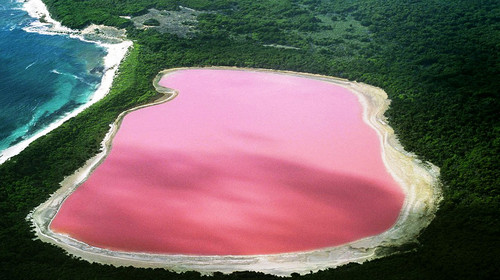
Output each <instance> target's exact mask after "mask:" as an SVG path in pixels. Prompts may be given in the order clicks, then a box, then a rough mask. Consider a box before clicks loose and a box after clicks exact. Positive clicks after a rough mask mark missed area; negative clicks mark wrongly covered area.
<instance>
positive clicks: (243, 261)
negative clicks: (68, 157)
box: [27, 67, 441, 275]
mask: <svg viewBox="0 0 500 280" xmlns="http://www.w3.org/2000/svg"><path fill="white" fill-rule="evenodd" d="M209 69H230V70H240V71H264V72H272V73H281V74H283V75H294V76H300V77H306V78H311V79H318V80H322V81H326V82H329V83H333V84H336V85H340V86H342V87H344V88H346V89H348V90H349V91H351V92H352V93H353V94H355V95H356V96H357V97H358V99H359V101H360V103H361V104H362V107H363V119H364V121H365V122H366V123H367V124H368V125H369V126H370V127H372V128H373V129H374V130H375V131H376V132H377V134H378V136H379V139H380V141H381V146H382V159H383V162H384V164H385V166H386V168H387V170H388V171H389V172H390V173H391V175H392V176H393V177H394V179H395V180H396V181H397V182H398V183H399V185H400V186H401V188H402V190H403V192H404V194H405V201H404V205H403V208H402V211H401V213H400V215H399V217H398V220H397V222H396V223H395V225H394V226H393V227H392V228H390V229H389V230H387V231H385V232H383V233H382V234H379V235H376V236H371V237H367V238H364V239H361V240H358V241H355V242H351V243H348V244H344V245H341V246H337V247H329V248H323V249H318V250H313V251H307V252H298V253H286V254H272V255H251V256H192V255H162V254H144V253H128V252H117V251H110V250H106V249H101V248H96V247H92V246H89V245H87V244H85V243H82V242H79V241H77V240H75V239H72V238H70V237H68V236H65V235H61V234H56V233H54V232H52V231H51V230H50V229H49V225H50V222H51V221H52V219H53V217H54V216H55V214H56V213H57V211H58V209H59V208H60V206H61V204H62V203H63V202H64V200H65V199H66V198H67V197H68V196H69V195H70V194H71V193H72V192H73V191H74V190H75V189H76V188H77V187H78V186H79V185H80V184H81V183H82V182H83V181H85V179H86V178H87V177H88V176H89V174H90V173H91V171H92V170H93V169H95V168H96V167H97V166H98V165H99V164H100V163H101V162H102V161H103V160H104V159H105V157H106V155H107V154H108V152H109V149H110V145H111V142H112V139H113V136H114V135H115V134H116V132H117V131H118V129H119V127H120V123H121V121H122V119H123V117H124V116H125V115H126V114H127V113H128V112H130V111H133V110H137V109H140V108H143V107H144V106H151V105H155V104H158V103H161V102H166V101H168V100H171V99H172V98H174V97H175V96H176V94H177V93H176V92H175V91H174V90H172V89H167V88H163V87H161V86H159V85H158V81H159V80H160V79H161V77H162V76H163V75H165V74H167V73H171V72H173V71H177V70H179V69H170V70H165V71H162V72H161V73H160V74H159V75H158V76H157V77H156V78H155V80H154V82H153V83H154V86H155V87H156V89H157V90H158V91H159V92H161V93H163V94H164V98H162V99H161V100H158V101H156V102H155V103H153V104H149V105H144V106H141V107H138V108H134V109H132V110H129V111H126V112H123V113H122V114H121V115H120V116H119V118H118V119H117V120H116V121H115V123H114V124H113V125H112V126H111V129H110V131H109V133H108V134H107V135H106V137H105V139H104V140H103V142H102V146H103V150H102V152H101V153H100V154H98V155H96V156H95V157H94V158H92V159H90V160H88V161H87V163H86V164H85V166H83V167H82V168H80V169H78V170H77V171H76V172H75V173H74V174H73V175H71V176H69V177H67V178H66V179H65V180H64V181H63V182H61V188H60V189H59V190H58V191H57V192H56V193H54V194H53V195H52V196H51V197H50V199H49V200H48V201H46V202H45V203H43V204H42V205H40V206H38V207H37V208H36V209H34V211H33V212H32V213H30V215H29V216H28V217H27V219H28V220H31V221H32V223H33V226H34V231H35V233H36V235H37V236H38V238H40V239H41V240H43V241H45V242H49V243H52V244H55V245H57V246H60V247H62V248H64V249H65V250H66V251H67V252H68V254H70V255H73V256H76V257H79V258H82V259H85V260H87V261H89V262H98V263H103V264H112V265H115V266H129V265H133V266H137V267H161V268H165V269H170V270H174V271H187V270H197V271H200V272H202V273H207V274H209V273H212V272H215V271H221V272H225V273H229V272H233V271H240V270H252V271H261V272H265V273H271V274H275V275H290V274H291V273H293V272H297V273H300V274H305V273H309V272H310V271H318V270H321V269H326V268H333V267H336V266H339V265H343V264H347V263H349V262H357V263H362V262H364V261H367V260H371V259H375V258H380V257H383V256H387V255H390V254H393V253H397V252H398V251H397V250H396V249H394V248H395V247H398V246H400V245H403V244H406V243H410V242H415V241H416V237H417V236H418V234H419V232H420V231H421V230H422V229H423V228H425V227H426V226H427V225H428V224H429V223H430V222H431V220H432V219H433V218H434V213H435V212H436V210H437V207H438V204H439V201H440V200H441V190H440V185H439V180H438V177H439V169H438V168H437V167H436V166H434V165H432V164H431V163H427V162H425V163H424V162H421V161H420V160H418V159H417V158H416V156H414V155H413V154H411V153H408V152H406V151H404V149H403V147H402V146H401V145H400V144H399V142H398V140H397V139H396V137H395V135H394V131H393V130H392V128H391V127H389V126H388V125H387V123H386V120H385V117H384V116H383V114H384V112H385V111H386V110H387V108H388V106H389V103H390V101H389V100H388V99H387V94H386V93H385V92H384V91H383V90H381V89H380V88H376V87H373V86H369V85H366V84H362V83H357V82H350V81H347V80H343V79H338V78H333V77H327V76H321V75H312V74H306V73H296V72H287V71H274V70H265V69H241V68H230V67H213V68H209Z"/></svg>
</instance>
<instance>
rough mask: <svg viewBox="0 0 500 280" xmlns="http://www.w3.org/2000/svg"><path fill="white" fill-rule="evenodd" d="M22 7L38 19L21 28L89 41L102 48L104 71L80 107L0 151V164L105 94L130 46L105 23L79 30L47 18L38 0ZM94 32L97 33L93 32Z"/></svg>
mask: <svg viewBox="0 0 500 280" xmlns="http://www.w3.org/2000/svg"><path fill="white" fill-rule="evenodd" d="M23 9H24V10H25V11H26V12H27V13H28V14H29V15H30V16H31V17H33V18H36V19H38V21H36V22H34V23H32V24H31V25H30V26H28V27H26V28H25V29H24V30H25V31H27V32H36V33H40V34H45V35H54V36H56V35H59V36H61V35H62V36H69V37H71V38H77V39H79V40H82V41H87V42H92V43H95V44H97V45H99V46H102V47H103V48H105V49H106V52H107V54H106V56H105V57H104V74H103V76H102V79H101V82H100V85H99V87H98V88H97V89H96V91H95V92H94V93H93V95H92V96H91V98H90V99H89V101H88V102H87V103H85V104H84V105H83V106H80V107H78V108H77V109H76V110H74V111H72V112H70V113H69V114H67V115H65V116H63V117H61V118H60V119H58V120H57V121H55V122H54V123H52V124H50V125H49V126H47V127H46V128H44V129H43V130H41V131H40V132H38V133H36V134H35V135H33V136H32V137H30V138H28V139H25V140H23V141H21V142H19V143H17V144H15V145H13V146H11V147H9V148H7V149H5V150H3V151H1V152H0V164H2V163H3V162H5V161H7V160H8V159H10V158H11V157H13V156H15V155H17V154H19V153H20V152H22V151H23V150H24V149H26V147H28V146H29V144H31V143H32V142H33V141H35V140H36V139H38V138H40V137H42V136H44V135H46V134H47V133H49V132H50V131H52V130H54V129H56V128H57V127H59V126H60V125H62V124H63V123H64V122H66V121H67V120H69V119H71V118H72V117H74V116H76V115H78V114H79V113H81V112H83V110H85V109H86V108H88V107H90V106H91V105H93V104H94V103H96V102H97V101H99V100H101V99H102V98H103V97H104V96H106V94H108V92H109V90H110V89H111V85H112V84H113V79H114V77H115V75H116V72H117V70H118V67H119V65H120V63H121V61H122V60H123V59H124V58H125V56H126V54H127V53H128V50H129V48H130V47H131V46H132V42H131V41H127V40H126V37H125V31H124V30H118V29H115V28H111V27H106V26H97V25H92V26H89V27H88V28H86V29H84V30H82V31H80V30H73V29H69V28H67V27H64V26H62V25H61V23H59V22H57V21H55V20H54V19H52V18H51V17H50V14H49V12H48V10H47V7H46V6H45V4H44V3H43V2H42V1H41V0H29V1H26V2H25V3H24V5H23ZM96 30H99V31H96ZM97 33H98V34H99V35H97Z"/></svg>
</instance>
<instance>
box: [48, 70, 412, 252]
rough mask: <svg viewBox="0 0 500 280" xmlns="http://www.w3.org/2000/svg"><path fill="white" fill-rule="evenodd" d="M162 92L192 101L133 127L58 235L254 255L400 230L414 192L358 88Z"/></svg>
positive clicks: (204, 85)
mask: <svg viewBox="0 0 500 280" xmlns="http://www.w3.org/2000/svg"><path fill="white" fill-rule="evenodd" d="M160 84H161V85H162V86H165V87H169V88H173V89H176V90H178V92H179V95H178V96H177V97H176V98H175V99H173V100H172V101H169V102H167V103H163V104H161V105H157V106H152V107H147V108H144V109H140V110H137V111H134V112H132V113H130V114H128V115H127V116H126V117H125V118H124V120H123V123H122V125H121V127H120V129H119V131H118V133H117V134H116V136H115V138H114V140H113V147H112V149H111V152H110V154H109V155H108V157H107V158H106V159H105V161H104V162H103V163H102V164H101V165H100V166H99V167H98V168H97V169H96V170H95V171H94V172H93V173H92V174H91V175H90V177H89V178H88V180H87V181H86V182H84V183H83V184H82V185H81V186H80V187H78V189H77V190H76V191H75V192H74V193H73V194H71V195H70V196H69V197H68V198H67V199H66V201H65V202H64V203H63V205H62V206H61V209H60V210H59V212H58V213H57V215H56V216H55V218H54V220H53V221H52V223H51V226H50V227H51V229H52V230H53V231H55V232H58V233H63V234H68V235H70V236H72V237H74V238H75V239H78V240H80V241H83V242H85V243H87V244H90V245H93V246H96V247H101V248H107V249H112V250H118V251H128V252H150V253H165V254H190V255H254V254H273V253H284V252H295V251H305V250H312V249H318V248H324V247H330V246H336V245H340V244H344V243H347V242H351V241H354V240H357V239H360V238H363V237H367V236H372V235H376V234H379V233H381V232H383V231H385V230H387V229H388V228H390V227H391V226H392V225H393V224H394V223H395V221H396V219H397V217H398V215H399V211H400V210H401V207H402V204H403V200H404V194H403V192H402V190H401V188H400V186H399V185H398V184H397V183H396V182H395V181H394V179H393V178H392V177H391V175H390V174H389V173H388V171H387V170H386V168H385V166H384V164H383V162H382V158H381V144H380V140H379V138H378V136H377V133H376V132H375V131H374V130H373V129H372V128H371V127H369V126H368V125H367V124H366V123H364V122H363V119H362V107H361V104H360V103H359V101H358V99H357V97H356V96H355V95H354V94H353V93H351V92H349V91H348V90H347V89H345V88H343V87H340V86H337V85H334V84H332V83H328V82H324V81H319V80H315V79H308V78H304V77H298V76H291V75H284V74H277V73H269V72H250V71H238V70H214V69H192V70H181V71H176V72H173V73H171V74H168V75H167V76H164V77H163V78H162V79H161V81H160Z"/></svg>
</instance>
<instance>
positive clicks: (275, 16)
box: [0, 0, 500, 279]
mask: <svg viewBox="0 0 500 280" xmlns="http://www.w3.org/2000/svg"><path fill="white" fill-rule="evenodd" d="M44 2H46V3H47V4H48V5H49V10H50V11H51V13H52V14H53V16H54V17H55V18H56V19H58V20H61V21H62V22H63V24H65V25H68V26H71V27H74V28H79V27H83V26H86V25H88V24H90V23H91V22H92V23H103V24H108V25H114V26H119V27H126V28H127V30H128V34H129V37H130V38H131V39H133V40H134V41H135V45H134V49H133V51H132V52H131V54H130V55H129V57H128V58H127V59H126V61H125V62H124V63H123V65H122V66H121V68H120V75H119V76H118V77H117V79H116V80H115V82H114V86H113V90H112V91H111V93H110V94H109V95H108V96H107V97H106V98H105V99H104V100H102V101H101V102H99V103H98V104H96V105H94V106H92V107H91V108H89V109H88V110H86V111H85V112H83V113H82V114H80V115H79V116H77V117H75V118H73V119H72V120H70V121H68V122H67V123H65V124H64V125H63V126H61V127H59V128H58V129H56V130H54V131H53V132H52V133H50V134H49V135H47V136H45V137H42V138H40V139H39V140H37V141H35V142H34V143H33V144H32V145H30V146H29V147H28V148H27V149H26V150H25V151H24V152H22V153H21V154H20V155H19V156H17V157H15V158H13V159H12V160H10V161H8V162H6V163H5V164H3V165H1V166H0V215H1V216H0V217H1V218H0V223H1V224H0V238H1V240H2V246H1V247H0V276H1V277H0V278H5V279H53V278H58V279H79V278H82V279H89V278H90V279H92V278H95V279H138V278H140V279H201V278H202V277H201V276H200V275H199V274H198V273H192V272H190V273H184V274H175V273H171V272H168V271H164V270H161V269H157V270H152V269H135V268H113V267H109V266H103V265H97V264H89V263H87V262H83V261H78V260H75V259H71V258H69V257H67V256H66V255H64V253H63V252H62V250H61V249H59V248H56V247H54V246H51V245H48V244H45V243H42V242H40V241H32V238H33V233H31V232H30V225H29V223H28V222H26V221H25V220H24V218H25V217H26V215H27V214H28V213H29V211H30V210H32V209H33V208H34V207H35V206H37V205H38V204H40V203H41V202H43V201H45V200H46V199H47V197H48V196H49V195H50V194H51V193H52V192H54V191H55V190H56V189H57V188H58V186H59V185H58V184H59V182H60V181H61V180H62V179H63V177H64V176H66V175H69V174H71V173H72V172H73V171H74V170H75V169H77V168H78V167H79V166H81V165H82V164H83V163H84V162H85V160H86V159H87V158H89V157H90V156H92V155H94V154H95V153H96V152H98V150H99V148H100V147H99V144H100V142H101V140H102V138H103V136H104V134H105V133H106V132H107V130H108V125H109V124H110V123H111V122H112V121H114V119H115V118H116V116H117V115H118V114H119V113H120V112H122V111H123V110H125V109H127V108H130V107H133V106H135V105H137V104H142V103H145V102H148V101H150V100H152V99H154V98H155V97H156V93H155V91H154V89H153V87H152V84H151V81H152V79H153V77H154V76H155V75H156V73H158V71H160V70H161V69H165V68H171V67H181V66H203V65H227V66H243V67H262V68H273V69H288V70H294V71H302V72H310V73H321V74H326V75H332V76H339V77H344V78H349V79H352V80H358V81H363V82H366V83H369V84H372V85H376V86H379V87H381V88H383V89H384V90H386V92H387V93H388V94H389V97H390V98H391V99H392V104H391V108H390V110H389V111H388V112H387V113H386V115H387V117H388V118H389V121H390V124H391V125H392V126H393V127H394V129H395V131H396V133H397V134H398V136H399V139H400V140H401V142H402V143H403V145H404V146H405V147H406V149H407V150H410V151H413V152H415V153H416V154H418V155H419V156H420V157H421V158H422V159H424V160H429V161H431V162H433V163H434V164H436V165H438V166H440V167H441V179H442V181H443V184H444V191H445V200H444V202H443V204H442V206H441V209H440V210H439V212H438V215H437V218H436V219H435V220H434V221H433V222H432V223H431V225H430V226H429V227H428V228H427V229H426V230H425V231H424V232H423V233H422V235H421V236H420V237H419V241H420V245H419V246H418V248H417V250H416V251H412V252H407V253H401V254H398V255H394V256H391V257H387V258H383V259H380V260H376V261H372V262H369V263H366V264H363V265H357V264H351V265H347V266H344V267H341V268H338V269H330V270H327V271H323V272H319V273H314V274H308V275H305V276H303V278H304V279H436V278H443V279H460V278H462V279H489V278H494V275H497V274H498V272H499V268H498V264H499V263H500V257H499V256H500V237H499V236H500V221H499V217H500V213H499V212H500V203H499V201H500V200H499V198H500V190H499V188H500V181H499V180H500V179H499V178H500V171H499V168H498V167H499V166H500V156H499V155H500V119H499V116H500V115H499V114H498V111H499V108H500V104H499V100H500V98H499V91H498V89H499V88H500V79H499V78H498V77H499V76H500V75H499V74H500V71H499V70H500V57H499V56H498V54H499V53H500V45H499V42H500V17H499V15H500V3H499V2H498V1H495V0H484V1H465V0H454V1H440V0H420V1H418V0H415V1H402V0H349V1H347V0H345V1H333V0H330V1H327V0H234V1H225V0H215V1H209V0H171V1H167V0H164V1H161V0H156V1H155V0H136V1H133V0H122V1H116V0H87V1H75V0H59V1H57V0H44ZM179 5H182V6H186V7H189V8H193V9H197V10H203V11H211V12H210V13H208V12H207V13H204V14H201V15H199V16H198V21H199V25H198V29H199V32H198V34H197V35H196V36H194V37H193V38H179V37H177V36H175V35H171V34H160V33H158V32H156V31H154V30H151V29H149V30H138V29H135V28H134V27H133V25H132V24H131V23H130V21H129V20H127V19H124V18H120V17H119V16H123V15H132V16H134V15H140V14H143V13H145V12H147V9H149V8H152V7H154V8H157V9H160V10H161V9H167V10H175V9H178V6H179ZM270 44H277V45H282V46H291V47H295V48H298V49H289V48H286V49H285V48H273V47H268V46H267V47H266V46H264V45H270ZM295 277H296V275H295ZM295 277H293V278H295ZM213 278H214V279H237V278H245V279H277V278H278V277H272V276H268V275H263V274H260V273H250V272H248V273H234V274H232V275H222V274H216V275H215V276H214V277H213ZM210 279H211V278H210Z"/></svg>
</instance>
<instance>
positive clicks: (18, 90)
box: [0, 0, 106, 153]
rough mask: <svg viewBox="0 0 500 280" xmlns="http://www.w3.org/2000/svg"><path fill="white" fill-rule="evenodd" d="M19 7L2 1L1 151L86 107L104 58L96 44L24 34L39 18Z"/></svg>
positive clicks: (0, 56) (33, 33)
mask: <svg viewBox="0 0 500 280" xmlns="http://www.w3.org/2000/svg"><path fill="white" fill-rule="evenodd" d="M21 8H22V3H19V2H17V1H13V0H0V153H1V151H2V150H5V149H6V148H8V147H10V146H12V145H14V144H16V143H18V142H20V141H23V140H25V139H28V138H30V137H33V136H34V135H36V134H37V133H39V132H40V131H41V130H43V129H44V128H46V127H47V126H49V125H50V124H51V123H53V122H54V121H56V120H58V119H60V118H62V117H63V116H65V115H67V114H68V113H70V112H71V111H73V110H75V109H76V108H77V107H78V106H81V105H82V104H85V103H86V102H87V101H88V100H89V99H90V97H91V96H92V94H93V92H94V91H95V89H96V88H97V87H98V86H99V82H100V80H101V78H102V75H103V73H102V70H103V57H104V56H105V55H106V51H105V49H103V48H102V47H100V46H98V45H96V44H93V43H88V42H83V41H81V40H78V39H73V38H69V37H68V36H65V35H42V34H38V33H35V32H27V31H25V30H24V29H26V27H27V26H29V25H30V24H31V23H33V22H34V21H36V20H35V19H33V18H31V17H30V16H29V15H28V14H27V12H25V11H23V10H22V9H21ZM23 28H24V29H23Z"/></svg>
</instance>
